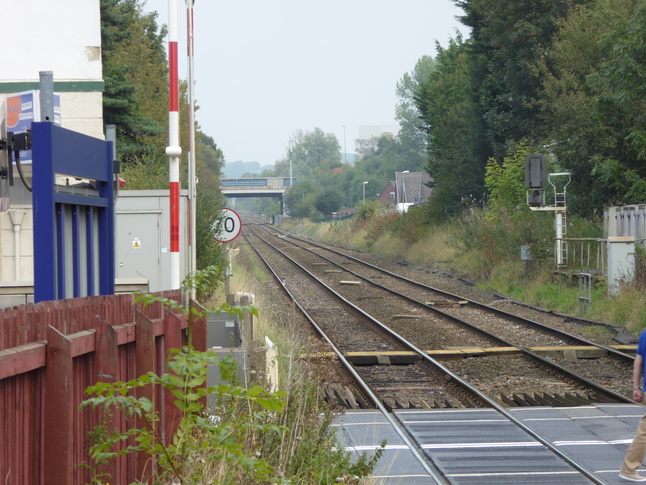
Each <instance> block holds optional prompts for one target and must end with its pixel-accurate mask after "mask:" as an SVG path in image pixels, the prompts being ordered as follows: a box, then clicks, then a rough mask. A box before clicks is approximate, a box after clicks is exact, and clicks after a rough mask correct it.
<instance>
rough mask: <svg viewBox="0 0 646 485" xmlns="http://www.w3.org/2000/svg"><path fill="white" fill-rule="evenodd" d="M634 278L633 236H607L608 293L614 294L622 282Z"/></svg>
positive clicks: (626, 282)
mask: <svg viewBox="0 0 646 485" xmlns="http://www.w3.org/2000/svg"><path fill="white" fill-rule="evenodd" d="M634 279H635V238H634V237H632V236H626V237H609V238H608V294H609V295H611V296H612V295H616V294H618V293H619V292H620V290H621V285H622V284H628V283H631V282H632V281H633V280H634Z"/></svg>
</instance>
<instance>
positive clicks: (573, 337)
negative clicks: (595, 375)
mask: <svg viewBox="0 0 646 485" xmlns="http://www.w3.org/2000/svg"><path fill="white" fill-rule="evenodd" d="M263 229H264V230H265V231H267V232H268V233H270V234H271V232H270V231H269V230H267V229H266V227H263ZM274 229H275V228H274ZM277 232H280V231H277ZM285 235H286V236H287V237H290V238H291V239H296V240H299V241H302V242H307V244H309V245H312V246H316V247H319V248H321V249H323V250H325V251H329V252H331V253H334V254H336V255H338V256H341V257H344V258H348V259H350V260H352V261H354V262H357V263H359V264H361V265H364V266H366V267H369V268H370V269H373V270H375V271H379V272H382V273H384V274H387V275H388V276H391V277H393V278H395V279H398V280H400V281H404V282H406V283H409V284H411V285H413V286H416V287H418V288H422V289H426V290H429V291H433V292H436V293H439V294H442V295H444V296H446V297H448V298H452V299H454V300H456V301H467V302H468V304H469V305H470V306H473V307H476V308H479V309H482V310H483V311H487V312H491V313H493V314H495V315H498V316H500V317H502V318H506V319H509V320H511V321H513V322H515V323H519V324H522V325H524V326H527V327H536V328H538V329H540V331H542V332H544V333H546V334H552V335H556V336H558V337H560V338H564V339H567V340H570V341H571V342H573V343H575V344H576V345H582V346H590V347H597V348H599V349H602V350H604V351H606V352H607V353H608V354H609V355H612V356H613V357H615V358H617V359H619V360H621V361H628V362H629V363H630V365H632V362H633V361H634V360H635V359H634V357H632V356H630V355H628V354H625V353H623V352H621V351H619V350H617V349H613V348H612V347H609V346H607V345H603V344H599V343H596V342H592V341H590V340H586V339H584V338H582V337H578V336H576V335H572V334H571V333H568V332H564V331H563V330H558V329H555V328H552V327H550V326H549V325H545V324H543V323H540V322H536V321H534V320H530V319H528V318H524V317H520V316H518V315H514V314H513V313H509V312H506V311H504V310H500V309H499V308H495V307H492V306H490V305H487V304H485V303H480V302H478V301H475V300H471V299H469V298H463V297H461V296H459V295H455V294H453V293H450V292H448V291H444V290H441V289H439V288H434V287H432V286H429V285H426V284H424V283H420V282H418V281H414V280H411V279H410V278H406V277H405V276H401V275H398V274H396V273H393V272H391V271H388V270H385V269H383V268H379V267H378V266H375V265H373V264H370V263H367V262H366V261H362V260H361V259H358V258H355V257H353V256H350V255H348V254H344V253H341V252H340V251H336V250H334V249H330V248H328V247H325V246H323V245H321V244H318V243H315V242H313V241H311V240H309V239H308V240H303V239H301V238H300V237H297V236H295V235H293V234H291V233H286V234H285ZM287 242H290V243H291V244H294V245H295V246H297V247H300V248H301V249H303V250H305V251H309V252H311V253H312V254H315V255H317V256H319V257H320V258H323V259H325V260H326V261H329V262H330V263H332V264H334V265H335V266H337V267H340V268H343V269H344V270H345V271H347V272H349V273H351V274H353V275H354V276H356V277H357V278H361V279H363V280H365V281H368V282H370V283H372V284H375V285H378V284H377V283H374V282H373V281H371V280H369V279H368V278H366V277H363V276H361V275H359V274H358V273H355V272H354V271H352V270H350V269H348V268H346V267H344V266H341V265H339V264H337V263H335V262H333V261H331V260H329V259H328V258H326V257H325V256H321V255H320V254H317V253H315V252H314V251H312V250H310V249H308V248H305V247H302V246H298V245H297V244H295V243H294V242H292V241H287ZM378 286H380V285H378ZM424 306H425V307H426V308H429V309H431V310H433V311H435V312H437V313H440V314H442V315H446V316H449V317H450V316H451V315H450V314H448V313H446V312H443V311H442V310H440V309H439V308H434V307H431V306H429V305H424Z"/></svg>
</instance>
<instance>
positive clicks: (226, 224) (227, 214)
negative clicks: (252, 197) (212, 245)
mask: <svg viewBox="0 0 646 485" xmlns="http://www.w3.org/2000/svg"><path fill="white" fill-rule="evenodd" d="M241 229H242V220H240V216H239V215H238V214H237V213H236V212H235V211H233V210H231V209H222V219H220V222H219V223H218V224H217V225H216V230H217V232H216V234H215V240H216V241H220V242H223V243H224V242H229V241H233V240H234V239H235V238H236V237H238V235H239V234H240V230H241Z"/></svg>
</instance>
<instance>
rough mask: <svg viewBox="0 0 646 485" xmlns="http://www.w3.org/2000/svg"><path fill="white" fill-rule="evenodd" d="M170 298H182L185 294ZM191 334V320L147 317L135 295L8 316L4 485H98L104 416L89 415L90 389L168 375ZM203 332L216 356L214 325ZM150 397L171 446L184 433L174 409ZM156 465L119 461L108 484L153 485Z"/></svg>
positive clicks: (160, 397)
mask: <svg viewBox="0 0 646 485" xmlns="http://www.w3.org/2000/svg"><path fill="white" fill-rule="evenodd" d="M160 295H162V296H164V297H165V298H171V299H174V300H176V301H179V298H181V295H180V292H179V291H173V292H165V293H162V294H160ZM193 304H194V303H193ZM186 326H187V324H186V321H185V319H184V318H183V317H182V316H181V315H177V314H173V313H170V312H169V311H168V310H166V309H164V308H163V307H162V306H160V305H159V304H157V303H155V304H152V305H150V306H148V307H146V308H143V307H142V306H141V305H139V304H134V302H133V297H132V295H112V296H97V297H88V298H75V299H71V300H59V301H51V302H41V303H38V304H35V305H27V306H21V307H14V308H7V309H4V311H3V310H0V484H16V485H19V484H25V485H27V484H29V485H32V484H46V485H50V484H51V485H71V484H78V485H83V484H85V483H90V481H91V478H92V476H93V473H94V472H92V471H91V470H90V469H88V468H87V467H86V466H84V464H88V463H89V456H88V449H89V446H90V444H91V443H90V440H89V437H88V432H89V431H90V430H92V428H93V427H94V426H95V425H97V424H99V422H100V420H101V417H102V416H101V414H100V413H101V411H100V410H99V409H97V410H92V409H90V408H85V409H84V410H83V411H79V409H78V407H79V404H80V403H81V402H82V401H83V400H84V399H85V398H86V395H85V389H86V388H87V387H88V386H91V385H94V384H96V383H97V382H100V381H102V382H116V381H127V380H130V379H133V378H135V377H138V376H140V375H142V374H145V373H146V372H148V371H154V372H157V373H162V372H163V371H164V363H165V361H166V359H167V357H168V353H169V350H170V349H171V348H179V347H181V346H182V345H183V343H184V340H185V333H186V332H185V329H186ZM193 328H194V333H193V344H194V346H195V347H196V349H197V350H206V327H205V322H204V321H198V322H196V323H195V325H194V327H193ZM144 392H146V393H147V397H148V398H150V399H151V400H153V402H155V403H156V405H157V409H159V410H161V414H162V419H161V424H160V431H161V434H162V436H164V437H166V436H170V434H171V433H172V432H173V430H174V426H175V425H176V423H177V416H175V415H174V410H175V407H174V406H173V405H172V400H171V399H170V398H169V396H166V395H165V394H164V393H162V392H158V390H157V389H154V388H152V387H151V388H150V389H146V390H145V391H144ZM111 419H112V421H111V424H112V425H114V426H118V427H121V428H122V429H123V427H124V426H125V422H124V421H123V420H122V419H120V418H118V417H113V418H111ZM149 459H150V457H149V456H131V455H126V456H122V457H120V458H118V459H117V460H115V461H114V463H111V464H110V467H109V473H110V475H111V478H110V479H107V478H106V481H108V482H109V483H111V484H129V483H132V482H134V481H136V480H139V479H145V478H146V477H147V475H148V474H149V473H150V470H151V463H150V461H149ZM103 471H107V470H103Z"/></svg>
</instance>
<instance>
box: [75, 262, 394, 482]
mask: <svg viewBox="0 0 646 485" xmlns="http://www.w3.org/2000/svg"><path fill="white" fill-rule="evenodd" d="M220 273H221V272H220V271H219V270H217V269H216V268H208V269H207V270H203V271H197V272H196V273H195V274H193V275H190V276H189V277H188V278H187V279H186V280H185V281H184V282H183V289H184V290H188V289H191V288H195V289H196V290H198V294H199V293H200V292H201V290H203V288H204V287H210V286H211V284H212V282H211V279H212V278H213V276H214V275H218V274H220ZM137 300H138V301H141V302H143V303H144V305H147V304H150V303H152V302H158V303H162V304H163V305H165V306H167V307H168V308H169V309H172V310H173V311H176V312H181V313H183V314H184V315H185V317H186V318H187V320H188V339H187V340H188V342H187V345H186V346H185V347H183V348H182V349H173V350H171V356H170V358H169V360H168V362H167V365H166V372H164V373H163V374H161V375H158V374H156V373H154V372H149V373H148V374H145V375H142V376H139V377H138V378H136V379H132V380H130V381H128V382H116V383H105V382H99V383H97V384H96V385H94V386H91V387H89V388H88V389H87V391H86V392H87V394H88V396H89V397H88V399H87V400H86V401H84V402H83V403H82V404H81V408H85V407H92V408H97V407H98V408H101V409H103V410H104V413H103V416H104V420H103V423H102V424H100V425H98V426H96V427H95V428H94V429H93V430H92V431H91V433H90V439H91V442H92V446H91V447H90V450H89V459H88V461H87V462H86V464H85V465H84V466H86V467H87V468H89V469H90V470H92V472H93V474H94V476H93V480H92V483H95V484H104V483H110V481H111V479H112V477H111V476H110V474H109V472H108V471H106V470H109V467H107V466H106V465H108V464H109V463H110V460H112V459H114V458H115V457H117V456H120V455H125V454H129V453H135V452H137V453H145V454H147V455H150V457H151V466H150V467H149V472H148V473H149V478H150V479H151V480H152V483H156V484H171V483H172V484H181V485H193V484H194V485H198V484H204V483H211V484H250V485H251V484H258V483H261V484H262V483H267V484H303V485H306V484H307V485H309V484H331V483H337V482H338V481H342V482H343V483H358V481H359V480H360V479H361V478H363V477H365V476H368V475H369V474H370V473H371V472H372V470H373V469H374V466H375V464H376V462H377V460H378V459H379V458H380V457H381V454H382V451H381V450H377V453H375V454H373V455H372V457H370V458H368V457H367V455H366V454H363V455H362V456H360V457H359V459H358V460H354V461H352V460H351V456H350V454H349V453H348V452H346V451H345V449H344V448H343V447H341V446H339V444H338V442H337V440H336V436H335V434H334V432H333V428H331V423H332V420H333V418H334V416H335V410H334V409H333V408H332V407H331V406H329V405H328V404H327V403H325V402H324V401H322V400H321V396H322V393H321V392H320V389H319V385H320V376H319V375H318V373H317V372H318V371H317V369H316V368H315V367H313V366H311V367H310V366H308V364H307V363H306V362H305V363H297V362H296V361H295V360H294V354H293V353H286V354H283V355H282V356H281V359H282V360H283V363H287V369H288V372H283V375H282V376H281V383H280V386H279V387H280V390H278V391H275V392H269V391H267V390H266V389H265V388H266V387H267V384H268V383H266V382H264V381H263V378H262V376H258V377H257V379H256V381H257V382H255V383H252V384H250V385H246V384H245V383H241V382H238V379H237V376H238V372H237V365H236V362H235V361H234V360H233V358H231V357H225V358H219V357H218V356H217V355H215V354H214V353H213V352H198V351H196V350H195V349H194V348H193V347H192V345H191V328H192V322H193V321H194V319H195V318H201V317H204V316H205V313H206V311H200V310H198V309H196V308H194V307H191V308H186V307H183V306H181V305H179V304H178V303H177V302H175V301H171V300H167V299H164V298H160V297H157V296H155V295H150V294H141V295H139V296H138V297H137ZM212 311H216V312H218V311H228V312H234V313H237V314H238V315H240V316H241V315H242V313H243V312H250V313H251V314H253V315H255V316H258V309H257V307H255V306H244V307H235V306H229V305H226V304H225V305H223V306H220V307H218V308H214V309H213V310H212ZM292 345H294V344H293V343H292ZM209 366H211V367H217V368H218V370H219V375H220V378H221V380H220V382H219V383H218V384H216V385H212V386H207V385H206V382H207V375H208V372H209ZM285 368H286V367H284V366H283V369H285ZM147 386H156V387H158V388H159V389H160V390H161V389H166V390H168V391H169V392H170V393H171V394H172V396H173V397H174V398H175V401H174V405H175V406H176V408H177V411H178V415H179V416H180V418H181V419H180V422H179V425H178V428H177V431H176V432H175V433H174V434H173V436H171V437H170V439H166V440H165V439H164V438H163V437H162V436H161V435H160V434H159V431H158V426H157V424H158V423H159V422H160V410H159V409H156V407H155V405H154V404H153V403H152V402H151V401H150V400H149V399H147V398H145V397H137V393H136V390H137V389H140V388H144V387H147ZM115 416H118V417H119V418H120V420H123V421H124V422H125V423H126V426H125V428H123V429H116V428H114V427H113V426H111V424H110V423H112V422H114V421H113V417H115ZM147 483H149V482H147Z"/></svg>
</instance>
